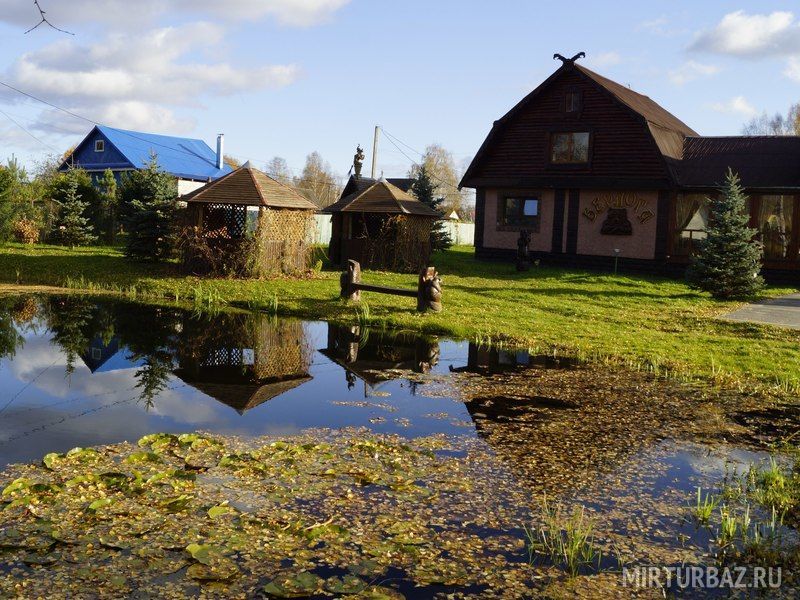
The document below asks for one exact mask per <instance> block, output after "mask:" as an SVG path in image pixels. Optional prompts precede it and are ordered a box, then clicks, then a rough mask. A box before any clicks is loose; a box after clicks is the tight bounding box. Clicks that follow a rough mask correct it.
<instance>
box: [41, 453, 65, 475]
mask: <svg viewBox="0 0 800 600" xmlns="http://www.w3.org/2000/svg"><path fill="white" fill-rule="evenodd" d="M62 458H63V457H62V456H61V454H59V453H58V452H51V453H50V454H45V456H44V458H43V459H42V463H44V466H45V467H47V468H48V469H50V470H51V471H52V470H53V469H55V467H56V465H57V464H58V461H59V460H61V459H62Z"/></svg>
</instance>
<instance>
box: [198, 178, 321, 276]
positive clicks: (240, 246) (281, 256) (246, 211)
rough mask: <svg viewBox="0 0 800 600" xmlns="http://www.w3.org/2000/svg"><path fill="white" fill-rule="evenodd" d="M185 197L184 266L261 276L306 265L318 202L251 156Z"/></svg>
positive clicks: (294, 270) (301, 267)
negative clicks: (278, 178) (258, 165)
mask: <svg viewBox="0 0 800 600" xmlns="http://www.w3.org/2000/svg"><path fill="white" fill-rule="evenodd" d="M183 200H184V201H185V202H186V211H187V217H186V222H187V228H188V229H189V230H190V232H192V233H191V234H190V235H189V234H187V235H188V236H189V241H188V242H187V243H185V244H184V245H185V249H184V265H185V266H186V269H187V270H188V271H190V272H193V273H207V272H212V271H216V272H224V271H234V272H236V274H242V275H248V276H254V277H260V276H265V275H269V274H271V273H275V272H284V273H292V272H298V271H303V270H305V269H306V268H308V266H309V260H310V258H311V246H310V244H309V243H308V239H309V237H310V236H309V233H310V230H311V228H312V227H313V226H314V213H315V212H316V209H317V207H316V206H315V205H314V204H312V203H311V202H309V201H308V200H306V199H305V198H304V197H303V196H301V195H300V194H299V193H297V191H295V189H294V188H291V187H289V186H287V185H284V184H283V183H280V182H279V181H276V180H275V179H272V178H271V177H269V176H268V175H266V174H265V173H262V172H261V171H259V170H258V169H255V168H253V167H252V166H250V163H249V162H248V163H246V164H244V165H243V166H241V167H239V168H238V169H236V170H235V171H233V172H232V173H230V174H228V175H226V176H224V177H221V178H220V179H217V180H216V181H213V182H211V183H209V184H207V185H205V186H203V187H202V188H200V189H198V190H195V191H194V192H192V193H190V194H188V195H186V196H184V197H183Z"/></svg>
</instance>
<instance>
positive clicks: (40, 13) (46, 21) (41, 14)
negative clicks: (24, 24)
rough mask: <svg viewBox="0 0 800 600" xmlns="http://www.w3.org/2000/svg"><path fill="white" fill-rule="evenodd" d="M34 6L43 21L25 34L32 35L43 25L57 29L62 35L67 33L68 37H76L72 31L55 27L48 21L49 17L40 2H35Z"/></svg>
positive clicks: (36, 0) (35, 0) (37, 0)
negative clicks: (32, 32) (31, 33)
mask: <svg viewBox="0 0 800 600" xmlns="http://www.w3.org/2000/svg"><path fill="white" fill-rule="evenodd" d="M33 5H34V6H35V7H36V10H38V11H39V16H41V17H42V20H41V21H39V22H38V23H37V24H36V25H34V26H33V27H31V28H30V29H28V31H26V32H25V33H30V32H31V31H33V30H34V29H37V28H39V27H40V26H41V25H47V26H49V27H52V28H53V29H55V30H56V31H60V32H61V33H66V34H68V35H75V34H74V33H72V32H71V31H67V30H66V29H60V28H58V27H56V26H55V25H53V24H52V23H51V22H50V21H48V20H47V17H46V16H45V12H44V10H42V7H41V6H39V0H33Z"/></svg>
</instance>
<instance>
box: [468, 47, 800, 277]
mask: <svg viewBox="0 0 800 600" xmlns="http://www.w3.org/2000/svg"><path fill="white" fill-rule="evenodd" d="M576 58H577V57H576ZM798 164H800V137H797V136H785V137H702V136H700V135H698V134H697V133H696V132H695V131H694V130H693V129H691V128H690V127H689V126H687V125H686V124H685V123H683V122H682V121H681V120H680V119H678V118H677V117H675V116H674V115H672V114H670V113H669V112H668V111H667V110H665V109H664V108H663V107H661V106H659V105H658V104H657V103H656V102H654V101H653V100H651V99H650V98H648V97H647V96H644V95H642V94H639V93H637V92H634V91H633V90H631V89H630V88H628V87H626V86H624V85H620V84H618V83H616V82H614V81H611V80H609V79H607V78H605V77H603V76H601V75H599V74H597V73H594V72H593V71H590V70H589V69H587V68H585V67H583V66H582V65H581V64H579V63H576V62H575V60H566V59H565V60H564V62H563V64H562V65H561V67H560V68H559V69H558V70H557V71H555V73H553V74H552V75H551V76H550V77H549V78H548V79H547V80H545V81H544V82H543V83H542V84H541V85H540V86H539V87H537V88H536V89H535V90H534V91H533V92H531V93H530V94H529V95H528V96H526V97H525V98H523V99H522V100H521V101H520V102H519V103H518V104H517V105H516V106H515V107H514V108H512V109H511V110H510V111H509V112H508V113H507V114H506V115H505V116H503V117H502V118H501V119H499V120H497V121H495V123H494V126H493V127H492V130H491V132H490V133H489V135H488V137H487V138H486V140H485V141H484V143H483V145H482V146H481V148H480V150H479V151H478V153H477V154H476V156H475V159H474V160H473V162H472V164H471V165H470V167H469V168H468V169H467V171H466V173H465V175H464V178H463V180H462V182H461V184H462V185H464V186H466V187H471V188H475V189H476V219H475V220H476V232H475V251H476V255H477V256H478V257H485V258H503V257H505V258H513V257H514V256H515V255H516V249H517V240H518V238H519V235H520V230H522V229H525V230H527V231H529V232H530V233H531V243H530V249H531V251H532V252H533V254H534V255H535V256H537V257H538V258H541V259H542V260H544V261H546V262H550V263H553V264H566V265H583V266H606V267H608V266H610V265H612V264H613V261H614V256H615V250H619V252H620V256H621V257H623V258H625V259H626V261H625V262H626V265H627V266H628V267H630V268H639V269H643V270H651V271H669V272H682V271H683V268H684V266H685V265H686V263H687V262H688V260H689V257H690V254H691V253H692V251H693V249H694V247H695V245H696V244H695V242H696V241H697V240H699V239H703V238H704V237H705V229H706V226H707V224H708V201H707V196H708V195H709V194H712V195H713V194H715V193H716V190H718V189H719V187H720V184H721V183H722V182H723V181H724V179H725V174H726V171H727V169H728V168H732V169H733V170H734V171H736V172H737V173H738V174H739V175H740V176H741V178H742V184H743V185H744V187H745V188H746V190H747V192H748V194H749V195H750V199H751V202H750V206H749V210H750V218H751V226H752V227H754V228H755V229H757V230H758V231H759V232H760V235H761V238H762V240H763V241H764V245H765V266H766V267H767V268H768V269H772V270H773V271H772V273H770V274H772V275H777V274H778V273H777V270H779V269H780V270H783V271H784V272H787V271H791V270H795V271H796V270H797V269H798V268H800V169H798Z"/></svg>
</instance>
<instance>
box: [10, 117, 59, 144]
mask: <svg viewBox="0 0 800 600" xmlns="http://www.w3.org/2000/svg"><path fill="white" fill-rule="evenodd" d="M0 114H1V115H3V116H4V117H5V118H6V119H8V120H9V121H11V122H12V123H13V124H14V125H16V126H17V127H19V128H20V129H22V131H24V132H25V133H27V134H28V135H29V136H31V137H32V138H33V139H34V140H36V141H37V142H39V143H40V144H41V145H42V146H45V147H47V148H50V150H52V151H53V152H58V150H56V149H55V148H53V147H52V146H51V145H50V144H48V143H46V142H43V141H42V140H40V139H39V138H38V137H36V136H35V135H33V134H32V133H31V132H30V131H28V130H27V129H26V128H25V127H23V126H22V125H20V124H19V123H18V122H17V121H15V120H14V119H13V118H12V117H11V115H9V114H8V113H7V112H5V111H3V110H0Z"/></svg>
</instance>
